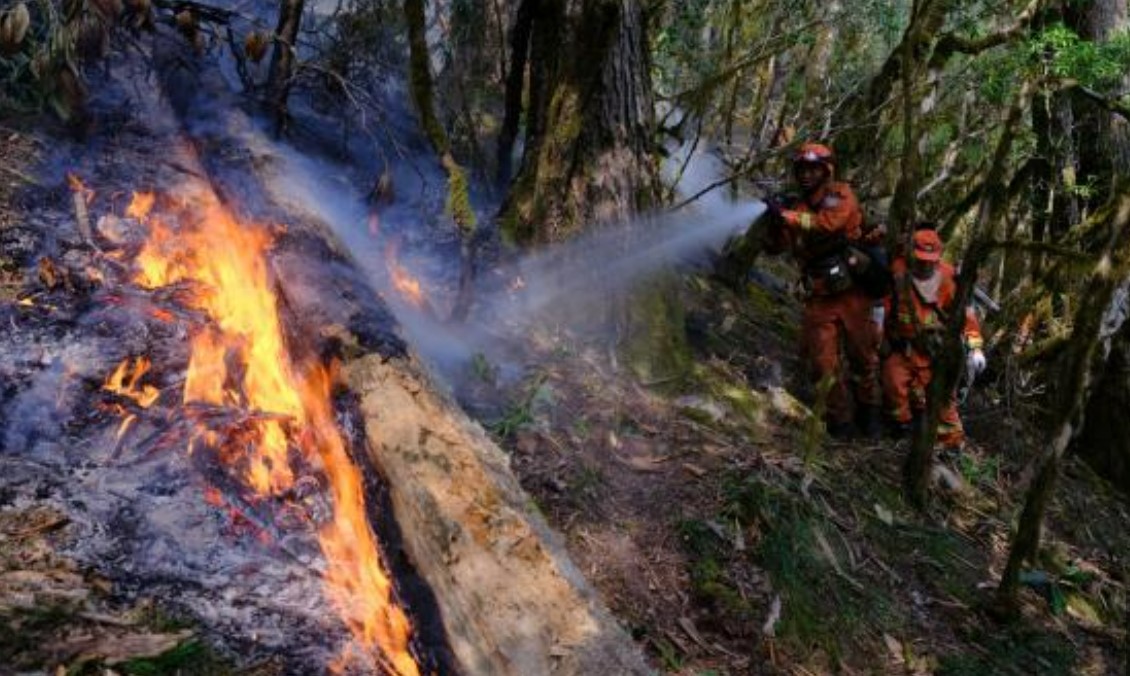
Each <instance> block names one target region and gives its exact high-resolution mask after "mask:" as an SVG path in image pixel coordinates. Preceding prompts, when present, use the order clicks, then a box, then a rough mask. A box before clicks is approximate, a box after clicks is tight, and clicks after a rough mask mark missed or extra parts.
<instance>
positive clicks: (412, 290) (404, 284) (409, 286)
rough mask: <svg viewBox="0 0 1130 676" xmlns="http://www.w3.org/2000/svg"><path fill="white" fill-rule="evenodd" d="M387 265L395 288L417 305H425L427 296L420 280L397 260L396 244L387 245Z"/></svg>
mask: <svg viewBox="0 0 1130 676" xmlns="http://www.w3.org/2000/svg"><path fill="white" fill-rule="evenodd" d="M385 267H386V268H387V269H388V276H389V280H390V281H391V282H392V286H393V288H395V289H396V290H397V292H398V293H400V295H401V297H402V298H404V300H406V301H408V302H409V303H411V304H412V305H415V306H416V307H423V306H424V302H425V298H424V290H423V288H422V287H421V286H420V280H418V279H416V278H415V277H413V276H412V275H411V274H409V272H408V271H407V270H405V269H404V266H402V265H401V264H400V262H399V261H398V260H397V255H396V246H395V245H394V244H390V245H389V246H387V247H385Z"/></svg>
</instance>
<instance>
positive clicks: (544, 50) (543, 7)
mask: <svg viewBox="0 0 1130 676" xmlns="http://www.w3.org/2000/svg"><path fill="white" fill-rule="evenodd" d="M530 31H531V43H530V52H529V69H530V78H529V95H528V101H529V104H528V108H527V111H526V119H527V126H526V147H525V152H524V154H523V159H522V165H521V168H520V169H519V171H518V174H517V175H516V176H515V178H514V181H513V182H512V184H511V186H510V192H509V194H508V196H507V199H506V201H505V203H504V205H503V207H502V210H501V213H500V218H501V222H502V232H503V236H504V237H505V238H507V239H508V240H509V241H511V242H514V243H516V244H520V245H537V244H546V243H553V242H560V241H563V240H565V239H568V238H570V237H572V236H574V235H576V234H578V233H580V232H582V231H583V230H584V229H586V228H596V227H602V226H604V225H610V224H614V223H615V224H624V223H629V222H632V220H633V219H634V217H635V216H636V215H637V214H639V213H641V212H643V211H645V210H647V209H649V208H654V207H655V206H657V201H658V199H659V197H658V196H659V182H658V178H657V176H658V171H657V166H656V162H655V159H654V157H653V155H652V152H651V146H652V143H653V136H654V130H655V119H654V103H653V98H652V90H651V79H650V77H651V76H650V64H649V59H648V41H647V36H646V26H645V22H644V14H643V7H642V3H641V2H639V0H568V1H565V0H538V2H537V11H536V12H534V16H533V21H532V26H531V27H530ZM514 77H515V79H516V77H517V76H516V75H514ZM638 227H646V226H643V225H641V226H638ZM625 239H629V238H625ZM594 272H596V273H598V272H599V271H594ZM676 283H677V282H676V280H675V279H674V278H673V277H666V278H663V279H658V280H657V279H651V280H647V281H646V282H644V285H646V288H639V289H636V290H633V291H630V292H628V293H627V294H626V295H625V296H624V297H623V298H621V299H619V300H618V302H617V303H616V307H617V309H616V311H615V312H614V316H613V317H610V318H609V319H610V320H612V321H615V322H616V325H617V328H618V329H619V332H620V333H621V335H622V336H623V340H622V341H621V345H622V346H623V349H624V354H625V356H626V357H627V359H628V362H629V364H630V366H631V367H632V368H633V370H635V371H636V373H637V374H638V375H640V377H642V378H644V379H645V380H654V379H665V378H669V377H673V376H677V375H678V374H679V373H680V372H681V371H682V370H683V369H684V368H685V367H686V364H687V361H686V346H685V342H686V338H685V330H684V327H683V324H682V319H681V317H680V315H679V313H678V311H677V307H676V296H677V294H676V293H675V291H677V289H676V288H675V286H674V285H675V284H676Z"/></svg>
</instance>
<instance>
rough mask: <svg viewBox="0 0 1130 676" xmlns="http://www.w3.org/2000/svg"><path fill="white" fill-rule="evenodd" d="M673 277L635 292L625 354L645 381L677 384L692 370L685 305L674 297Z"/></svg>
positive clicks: (628, 320) (627, 360) (630, 301)
mask: <svg viewBox="0 0 1130 676" xmlns="http://www.w3.org/2000/svg"><path fill="white" fill-rule="evenodd" d="M674 286H675V281H674V280H673V279H659V280H654V281H653V282H651V283H650V284H649V285H648V287H647V288H644V289H639V290H637V291H636V292H635V293H633V294H632V297H631V298H630V299H629V301H628V307H627V315H628V317H627V325H628V327H627V328H628V340H627V341H625V344H624V349H623V356H624V358H625V361H626V362H627V364H628V365H629V366H630V368H631V369H632V371H633V372H634V373H635V374H636V376H637V377H639V378H640V379H641V380H643V381H644V382H648V383H656V382H663V383H672V384H673V383H675V382H676V381H678V380H680V379H682V378H683V377H685V376H686V375H687V374H688V373H689V372H690V367H691V363H692V359H691V353H690V347H689V346H688V345H687V336H686V329H685V320H684V317H683V308H682V305H681V304H680V303H678V302H677V301H675V300H673V298H674V294H672V293H671V289H672V288H674Z"/></svg>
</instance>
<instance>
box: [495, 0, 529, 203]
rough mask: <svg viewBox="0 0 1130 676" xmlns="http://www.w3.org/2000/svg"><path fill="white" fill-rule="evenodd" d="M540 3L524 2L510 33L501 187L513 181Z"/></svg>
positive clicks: (501, 137) (501, 138) (500, 147)
mask: <svg viewBox="0 0 1130 676" xmlns="http://www.w3.org/2000/svg"><path fill="white" fill-rule="evenodd" d="M537 4H538V1H537V0H521V2H520V3H519V4H518V15H517V18H516V19H515V20H514V27H513V28H511V29H510V66H509V68H508V70H507V72H506V103H505V107H504V111H503V117H502V130H501V132H500V133H499V135H498V177H497V180H498V185H500V186H503V185H505V184H506V182H507V181H509V180H510V177H511V173H512V171H513V168H512V166H511V159H510V156H511V155H512V154H513V152H514V141H515V140H516V139H517V138H518V123H519V121H520V120H521V117H522V90H523V88H524V86H525V82H526V64H527V63H528V62H529V54H530V34H531V32H532V29H533V23H534V10H535V9H536V6H537Z"/></svg>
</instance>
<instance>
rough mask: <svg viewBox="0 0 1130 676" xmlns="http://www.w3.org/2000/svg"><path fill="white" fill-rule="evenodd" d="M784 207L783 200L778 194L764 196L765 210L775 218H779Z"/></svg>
mask: <svg viewBox="0 0 1130 676" xmlns="http://www.w3.org/2000/svg"><path fill="white" fill-rule="evenodd" d="M784 209H785V202H784V200H782V199H781V196H780V195H770V196H769V197H766V198H765V212H766V213H767V214H769V216H770V217H771V218H773V219H775V220H780V218H781V212H782V211H783V210H784Z"/></svg>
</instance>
